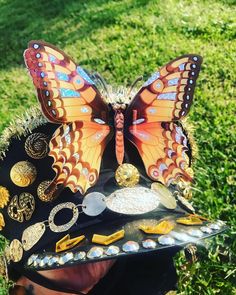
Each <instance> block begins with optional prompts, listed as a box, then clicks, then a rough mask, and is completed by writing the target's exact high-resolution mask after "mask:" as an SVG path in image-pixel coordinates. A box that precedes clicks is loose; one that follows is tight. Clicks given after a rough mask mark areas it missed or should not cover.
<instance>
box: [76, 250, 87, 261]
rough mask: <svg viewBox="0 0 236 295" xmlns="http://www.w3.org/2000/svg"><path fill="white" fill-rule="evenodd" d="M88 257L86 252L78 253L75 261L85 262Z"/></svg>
mask: <svg viewBox="0 0 236 295" xmlns="http://www.w3.org/2000/svg"><path fill="white" fill-rule="evenodd" d="M85 257H86V253H85V252H84V251H80V252H76V253H75V254H74V261H79V260H83V259H84V258H85Z"/></svg>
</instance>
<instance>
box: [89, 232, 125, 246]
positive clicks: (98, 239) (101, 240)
mask: <svg viewBox="0 0 236 295" xmlns="http://www.w3.org/2000/svg"><path fill="white" fill-rule="evenodd" d="M124 236H125V231H124V230H123V229H122V230H120V231H117V232H115V233H114V234H111V235H109V236H103V235H97V234H94V235H93V238H92V242H93V243H96V244H101V245H105V246H107V245H110V244H111V243H114V242H116V241H118V240H120V239H122V238H123V237H124Z"/></svg>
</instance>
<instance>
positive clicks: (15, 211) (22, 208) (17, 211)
mask: <svg viewBox="0 0 236 295" xmlns="http://www.w3.org/2000/svg"><path fill="white" fill-rule="evenodd" d="M34 209H35V200H34V197H33V196H32V195H31V194H30V193H22V194H20V197H19V198H18V196H14V197H13V198H12V199H11V202H10V204H9V206H8V208H7V213H8V215H9V216H10V217H11V218H12V219H14V220H16V221H18V222H23V221H24V217H25V220H30V218H31V216H32V214H33V212H34Z"/></svg>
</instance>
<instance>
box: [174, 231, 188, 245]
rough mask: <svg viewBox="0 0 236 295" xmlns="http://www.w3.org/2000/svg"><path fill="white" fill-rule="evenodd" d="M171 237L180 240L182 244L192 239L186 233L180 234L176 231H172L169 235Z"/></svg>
mask: <svg viewBox="0 0 236 295" xmlns="http://www.w3.org/2000/svg"><path fill="white" fill-rule="evenodd" d="M169 235H170V236H171V237H172V238H174V239H176V240H178V241H181V242H189V241H190V240H191V239H192V238H191V237H190V236H189V235H187V234H186V233H180V232H176V231H171V232H170V233H169Z"/></svg>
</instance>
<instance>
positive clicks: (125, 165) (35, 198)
mask: <svg viewBox="0 0 236 295" xmlns="http://www.w3.org/2000/svg"><path fill="white" fill-rule="evenodd" d="M24 57H25V62H26V66H27V68H28V70H29V73H30V75H31V77H32V78H33V83H34V85H35V87H36V89H37V95H38V100H39V102H40V105H41V108H38V107H34V108H32V109H30V110H28V111H27V112H26V113H25V114H24V115H22V117H18V118H16V120H15V121H14V122H13V123H11V124H10V126H9V127H8V128H6V130H4V131H3V133H2V136H1V139H0V145H1V147H0V156H1V162H0V173H1V180H0V230H1V232H0V233H1V234H2V235H3V236H5V237H6V238H7V239H8V240H9V245H8V247H6V249H5V253H4V257H5V260H4V261H6V263H7V265H8V269H9V270H17V271H19V273H22V270H25V271H26V272H28V273H29V272H34V271H36V270H48V269H56V268H61V267H65V266H71V265H75V264H79V263H87V262H93V261H102V260H105V259H112V258H120V257H121V258H122V257H127V256H130V255H142V254H144V253H148V252H153V253H154V252H157V251H160V252H161V251H166V250H168V249H180V248H182V247H184V246H185V245H186V244H188V243H190V242H191V243H195V242H197V241H198V240H200V239H204V238H207V237H210V236H212V235H215V234H218V233H219V232H221V231H223V230H224V229H225V228H226V225H225V224H224V222H222V221H219V220H218V221H212V220H211V221H210V220H208V219H207V218H204V217H202V216H199V215H197V214H196V212H195V209H194V207H193V206H192V204H191V203H190V202H189V201H188V200H187V199H186V198H188V197H189V195H190V194H191V191H190V190H191V186H190V182H191V181H192V178H193V171H192V168H191V165H192V161H193V152H194V145H193V143H192V141H191V136H190V135H189V130H188V128H187V127H186V123H184V120H183V119H184V117H185V116H186V114H187V113H188V111H189V108H190V106H191V102H192V98H193V91H194V88H195V83H196V79H197V76H198V74H199V71H200V66H201V62H202V58H201V57H200V56H198V55H185V56H181V57H179V58H177V59H175V60H173V61H171V62H170V63H168V64H167V65H166V66H163V67H162V68H161V69H160V70H159V71H158V72H155V73H154V74H153V75H152V76H151V77H150V78H149V79H148V80H147V81H146V82H145V83H144V84H143V86H142V87H141V88H140V90H139V91H137V92H136V93H137V94H135V95H134V90H133V89H131V90H130V91H127V89H125V88H119V89H116V91H114V90H112V89H111V88H110V87H109V86H107V85H106V84H105V82H104V80H103V79H102V78H101V77H100V76H99V75H98V74H93V75H90V74H89V73H88V72H86V71H85V70H84V69H82V68H81V67H80V66H77V65H76V64H75V63H74V62H73V61H72V59H71V58H69V57H68V56H67V55H66V54H65V53H63V52H62V51H60V50H59V49H57V48H56V47H54V46H52V45H50V44H48V43H45V42H42V41H32V42H30V43H29V47H28V49H27V50H26V51H25V55H24Z"/></svg>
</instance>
